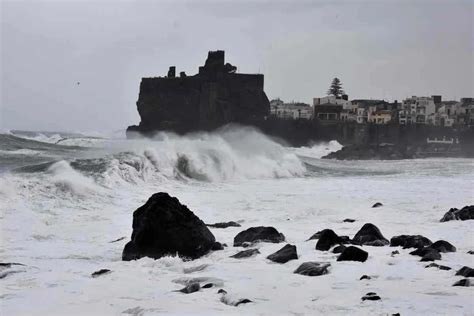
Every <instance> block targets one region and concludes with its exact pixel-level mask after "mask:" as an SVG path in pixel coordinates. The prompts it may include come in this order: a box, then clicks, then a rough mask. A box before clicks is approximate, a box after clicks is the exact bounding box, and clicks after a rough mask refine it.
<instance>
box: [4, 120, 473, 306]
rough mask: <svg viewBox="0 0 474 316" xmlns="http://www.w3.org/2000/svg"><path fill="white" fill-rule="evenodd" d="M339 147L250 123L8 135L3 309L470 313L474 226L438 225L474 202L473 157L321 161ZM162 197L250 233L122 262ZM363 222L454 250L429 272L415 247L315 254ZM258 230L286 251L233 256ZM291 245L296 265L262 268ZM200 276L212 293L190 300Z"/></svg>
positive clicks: (229, 233)
mask: <svg viewBox="0 0 474 316" xmlns="http://www.w3.org/2000/svg"><path fill="white" fill-rule="evenodd" d="M341 147H342V146H341V145H340V144H339V143H337V142H336V141H331V142H328V143H317V144H314V145H313V146H308V147H301V148H293V147H289V146H285V145H284V144H282V143H281V142H279V141H278V140H275V139H270V138H268V137H267V136H265V135H263V134H261V133H260V132H258V131H257V130H254V129H251V128H244V127H226V128H222V129H220V130H218V131H216V132H213V133H196V134H191V135H187V136H178V135H175V134H171V133H160V134H157V135H156V137H155V138H153V139H133V140H127V139H125V138H124V137H117V136H114V135H108V136H103V135H102V136H101V135H99V136H98V135H94V136H93V137H92V136H87V135H86V134H65V133H48V132H20V131H4V132H3V133H2V134H0V225H1V230H0V231H1V238H0V243H1V247H0V262H1V266H0V284H1V286H0V291H1V293H0V298H1V302H0V307H1V310H0V313H1V314H2V315H153V314H159V313H167V314H174V315H183V314H184V315H186V314H191V313H192V314H200V315H214V314H221V315H234V314H235V315H237V314H239V315H254V314H258V315H303V314H305V315H318V314H323V313H324V314H328V315H338V314H340V315H368V314H376V315H392V314H396V313H399V314H400V315H418V314H426V315H437V314H442V315H462V314H465V315H469V314H470V315H472V313H473V309H472V308H473V305H472V298H473V295H474V287H466V286H453V284H455V283H456V282H458V281H459V280H461V279H463V278H464V277H463V276H461V275H456V274H457V272H458V271H459V270H460V269H461V268H462V267H464V266H468V267H472V266H474V262H473V258H474V256H473V255H472V252H471V254H469V253H468V252H469V251H472V250H474V238H473V236H474V235H473V233H474V226H473V224H472V221H469V220H467V221H461V220H453V221H448V222H440V219H441V218H442V217H443V215H444V214H445V213H446V212H447V211H448V210H449V209H450V208H454V207H456V208H462V207H464V206H466V205H471V204H473V202H474V193H473V187H474V186H473V184H474V164H473V160H472V159H442V158H437V159H415V160H399V161H378V160H371V161H336V160H326V159H321V157H322V156H324V155H326V154H328V153H330V152H333V151H336V150H338V149H340V148H341ZM157 192H167V193H169V194H170V195H171V196H175V197H177V198H178V199H179V201H180V202H181V203H182V204H185V205H187V207H188V208H189V209H190V210H191V211H192V212H193V213H194V214H195V215H196V216H198V217H199V218H200V219H202V220H203V221H204V222H205V223H216V222H228V221H234V222H236V223H238V225H240V226H238V227H228V228H225V229H222V228H213V227H210V228H209V229H210V230H211V232H212V234H213V235H214V236H215V238H216V240H217V241H219V242H221V243H223V244H224V243H225V244H226V245H227V247H224V249H223V250H220V251H212V252H209V253H208V254H206V255H204V256H203V257H201V258H199V259H196V260H183V259H181V258H179V257H176V256H166V257H163V258H160V259H157V260H154V259H151V258H141V259H139V260H132V261H122V251H123V249H124V246H125V244H126V243H127V242H128V241H129V240H130V235H131V233H132V215H133V212H134V211H135V210H136V209H137V208H138V207H140V206H141V205H143V204H144V203H145V202H146V201H147V200H148V199H149V198H150V196H151V195H152V194H154V193H157ZM377 202H378V203H381V204H382V205H381V206H380V207H376V208H373V207H372V206H373V205H374V204H375V203H377ZM367 223H371V224H374V225H375V226H376V227H377V228H378V229H379V230H380V232H381V234H382V235H383V236H384V237H385V238H386V239H387V240H388V241H390V239H391V238H392V237H393V236H398V235H422V236H424V237H426V238H428V239H429V240H430V241H431V242H435V241H438V240H443V241H447V242H449V243H450V244H451V245H453V246H454V247H455V251H452V249H448V250H449V251H448V252H442V253H441V259H439V260H436V261H434V263H435V264H433V262H425V261H420V258H421V257H420V256H416V255H411V254H410V252H412V251H413V250H415V249H413V248H406V249H404V248H403V247H392V246H389V245H382V246H379V247H376V246H368V245H359V246H357V247H358V248H360V249H363V250H364V251H366V252H367V253H368V258H367V260H366V261H365V262H358V261H337V260H336V259H337V258H338V256H339V254H336V253H334V252H333V249H331V250H328V251H321V250H316V249H315V246H316V244H317V242H318V240H317V239H311V240H308V239H310V237H311V236H312V235H313V234H315V233H316V232H318V231H321V230H323V229H332V230H333V231H334V232H335V233H337V235H339V236H349V238H353V237H354V235H355V234H356V233H357V232H358V231H359V230H360V229H361V227H362V226H363V225H364V224H367ZM236 226H237V225H236ZM256 226H271V227H274V228H276V229H277V230H278V231H279V232H281V233H282V234H284V236H285V242H284V243H265V242H262V243H257V244H256V245H254V246H253V248H255V249H258V252H255V253H254V254H253V255H252V256H250V257H248V258H242V259H238V258H234V257H231V256H232V255H235V254H236V253H237V252H239V251H241V250H242V249H243V248H242V247H233V240H234V237H235V236H236V235H237V234H238V233H239V232H241V231H243V230H245V229H247V228H250V227H256ZM286 243H289V244H291V245H295V246H296V249H297V257H298V258H297V259H295V260H291V261H288V262H286V263H285V264H280V263H275V262H272V261H270V260H269V259H267V256H268V255H270V254H272V253H274V252H275V251H277V250H279V249H281V248H282V247H283V246H284V245H285V244H286ZM304 262H323V263H327V264H329V266H328V269H327V273H326V274H324V275H320V276H314V277H312V276H307V275H300V274H295V273H294V271H295V270H296V269H297V268H298V267H299V266H300V265H301V264H302V263H304ZM448 268H450V269H448ZM101 269H107V270H103V272H104V273H103V274H101V275H99V274H100V273H98V274H95V275H92V274H93V273H94V272H96V271H99V270H101ZM108 270H110V271H108ZM364 275H365V276H366V277H362V276H364ZM191 281H197V282H200V283H201V284H211V287H210V288H201V289H200V290H199V291H197V292H195V293H192V294H190V295H187V294H184V293H182V292H180V291H179V290H180V289H182V288H183V287H184V286H186V285H187V284H189V283H190V282H191ZM220 289H225V292H223V291H219V290H220ZM218 291H219V292H220V293H218ZM368 293H374V294H369V295H368ZM367 295H368V296H369V297H370V296H372V297H375V296H376V297H378V299H372V298H367V297H368V296H367ZM363 297H365V298H366V299H362V298H363ZM243 299H247V301H244V302H245V304H233V303H232V302H243V301H242V300H243ZM236 305H237V306H236Z"/></svg>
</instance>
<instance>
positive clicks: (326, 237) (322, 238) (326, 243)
mask: <svg viewBox="0 0 474 316" xmlns="http://www.w3.org/2000/svg"><path fill="white" fill-rule="evenodd" d="M341 241H342V240H341V238H339V236H338V235H337V234H336V233H335V232H334V231H333V230H332V229H325V230H324V231H323V232H322V233H321V234H320V235H319V240H318V242H317V243H316V250H322V251H327V250H329V249H330V248H331V247H332V246H334V245H337V244H339V243H341Z"/></svg>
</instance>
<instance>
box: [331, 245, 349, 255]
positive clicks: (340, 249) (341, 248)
mask: <svg viewBox="0 0 474 316" xmlns="http://www.w3.org/2000/svg"><path fill="white" fill-rule="evenodd" d="M346 248H347V247H346V246H344V245H339V246H336V247H334V249H333V250H332V253H341V252H343V251H344V249H346Z"/></svg>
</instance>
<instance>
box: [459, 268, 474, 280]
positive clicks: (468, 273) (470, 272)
mask: <svg viewBox="0 0 474 316" xmlns="http://www.w3.org/2000/svg"><path fill="white" fill-rule="evenodd" d="M456 275H461V276H463V277H466V278H474V269H472V268H470V267H467V266H464V267H462V268H461V269H459V270H458V271H457V272H456Z"/></svg>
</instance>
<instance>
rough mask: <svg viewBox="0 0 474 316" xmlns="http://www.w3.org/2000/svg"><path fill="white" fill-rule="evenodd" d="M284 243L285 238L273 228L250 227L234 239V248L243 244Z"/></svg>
mask: <svg viewBox="0 0 474 316" xmlns="http://www.w3.org/2000/svg"><path fill="white" fill-rule="evenodd" d="M282 241H285V236H284V235H283V234H282V233H280V232H278V230H276V229H275V228H273V227H264V226H258V227H250V228H249V229H247V230H244V231H241V232H240V233H238V234H237V236H235V237H234V247H239V246H242V245H243V244H244V243H255V242H271V243H279V242H282Z"/></svg>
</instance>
